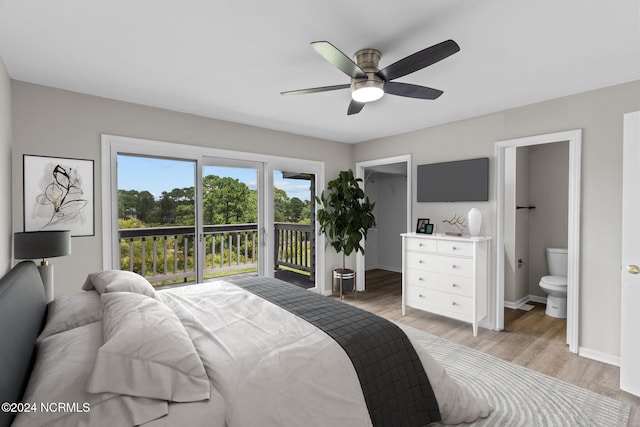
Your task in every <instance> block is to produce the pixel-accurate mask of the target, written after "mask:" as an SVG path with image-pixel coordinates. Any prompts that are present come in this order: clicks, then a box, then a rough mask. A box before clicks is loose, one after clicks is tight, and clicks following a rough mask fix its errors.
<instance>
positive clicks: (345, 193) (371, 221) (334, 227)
mask: <svg viewBox="0 0 640 427" xmlns="http://www.w3.org/2000/svg"><path fill="white" fill-rule="evenodd" d="M361 182H362V179H360V178H355V177H354V176H353V171H351V169H349V170H348V171H341V172H340V173H339V174H338V177H337V178H336V179H334V180H332V181H329V183H328V185H327V193H326V194H325V192H324V191H323V192H322V194H320V197H318V196H316V201H317V202H318V203H319V204H321V205H322V208H321V209H319V210H318V223H319V225H320V232H321V233H324V234H325V235H326V236H327V238H328V239H329V242H330V243H331V246H333V248H334V249H335V250H336V252H338V253H340V252H342V268H341V269H336V270H334V285H333V289H334V291H339V292H340V296H342V293H343V292H350V291H352V290H354V289H355V283H354V273H353V270H350V269H347V268H346V266H345V264H346V259H347V256H349V255H351V253H352V252H353V251H356V252H358V251H359V252H361V253H362V254H364V247H363V246H362V244H361V243H362V242H363V239H366V237H367V231H368V230H369V229H370V228H371V227H373V226H375V224H376V221H375V218H374V216H373V207H374V205H375V203H371V202H370V201H369V198H368V197H367V196H366V195H365V193H364V190H363V189H362V188H361V187H360V183H361Z"/></svg>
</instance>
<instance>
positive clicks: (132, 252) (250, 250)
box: [102, 135, 324, 289]
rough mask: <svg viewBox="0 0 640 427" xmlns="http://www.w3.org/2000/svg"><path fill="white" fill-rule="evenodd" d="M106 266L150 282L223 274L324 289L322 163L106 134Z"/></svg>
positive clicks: (205, 278) (157, 283) (173, 283)
mask: <svg viewBox="0 0 640 427" xmlns="http://www.w3.org/2000/svg"><path fill="white" fill-rule="evenodd" d="M102 153H103V168H102V169H103V195H105V199H103V200H104V203H103V221H102V223H103V236H104V238H103V242H104V244H103V254H104V258H103V265H104V268H106V269H113V268H115V269H123V270H130V271H134V272H136V273H139V274H142V275H143V276H145V277H146V278H147V279H149V281H150V282H151V283H153V284H154V285H155V286H180V285H184V284H193V283H201V282H203V281H210V280H216V279H219V278H224V277H227V276H229V275H238V274H243V275H260V276H270V277H273V276H276V277H279V278H282V279H283V280H286V281H289V282H291V283H295V284H297V285H299V286H303V287H305V288H316V289H317V288H318V287H320V289H322V286H323V283H322V282H323V275H322V274H319V273H320V272H322V271H323V269H324V267H323V261H324V256H323V255H324V253H323V249H324V246H323V236H317V233H316V229H315V210H316V205H315V200H314V197H315V195H316V193H317V191H318V190H317V187H318V183H319V182H320V183H322V182H323V181H324V165H323V164H322V163H320V162H315V161H305V160H299V159H290V158H285V157H275V156H267V155H258V154H251V153H242V152H231V151H225V150H217V149H213V148H205V147H195V146H186V145H181V144H172V143H163V142H158V141H147V140H138V139H135V138H126V137H117V136H110V135H103V151H102Z"/></svg>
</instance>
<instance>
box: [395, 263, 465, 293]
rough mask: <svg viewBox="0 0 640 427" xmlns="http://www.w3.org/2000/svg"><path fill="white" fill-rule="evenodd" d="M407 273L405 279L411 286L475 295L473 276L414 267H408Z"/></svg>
mask: <svg viewBox="0 0 640 427" xmlns="http://www.w3.org/2000/svg"><path fill="white" fill-rule="evenodd" d="M405 274H406V275H407V277H406V278H405V280H406V283H407V285H409V286H421V287H423V288H427V289H433V290H435V291H444V292H450V293H452V294H458V295H462V296H467V297H471V296H473V279H472V278H471V277H464V276H453V275H451V274H442V273H435V272H432V271H426V270H419V269H414V268H408V269H407V270H406V273H405Z"/></svg>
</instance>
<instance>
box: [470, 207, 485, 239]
mask: <svg viewBox="0 0 640 427" xmlns="http://www.w3.org/2000/svg"><path fill="white" fill-rule="evenodd" d="M467 220H468V221H467V224H468V225H469V235H470V236H477V235H479V234H480V226H481V225H482V212H480V210H478V209H476V208H471V209H469V213H468V214H467Z"/></svg>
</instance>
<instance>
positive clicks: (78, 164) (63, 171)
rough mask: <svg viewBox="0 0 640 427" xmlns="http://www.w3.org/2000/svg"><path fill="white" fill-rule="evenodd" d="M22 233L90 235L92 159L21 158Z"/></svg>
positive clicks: (92, 221) (26, 155)
mask: <svg viewBox="0 0 640 427" xmlns="http://www.w3.org/2000/svg"><path fill="white" fill-rule="evenodd" d="M23 174H24V175H23V176H24V179H23V183H24V198H23V200H24V231H41V230H71V236H93V235H94V234H95V220H94V206H95V200H94V180H93V160H81V159H67V158H62V157H46V156H35V155H29V154H24V155H23Z"/></svg>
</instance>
